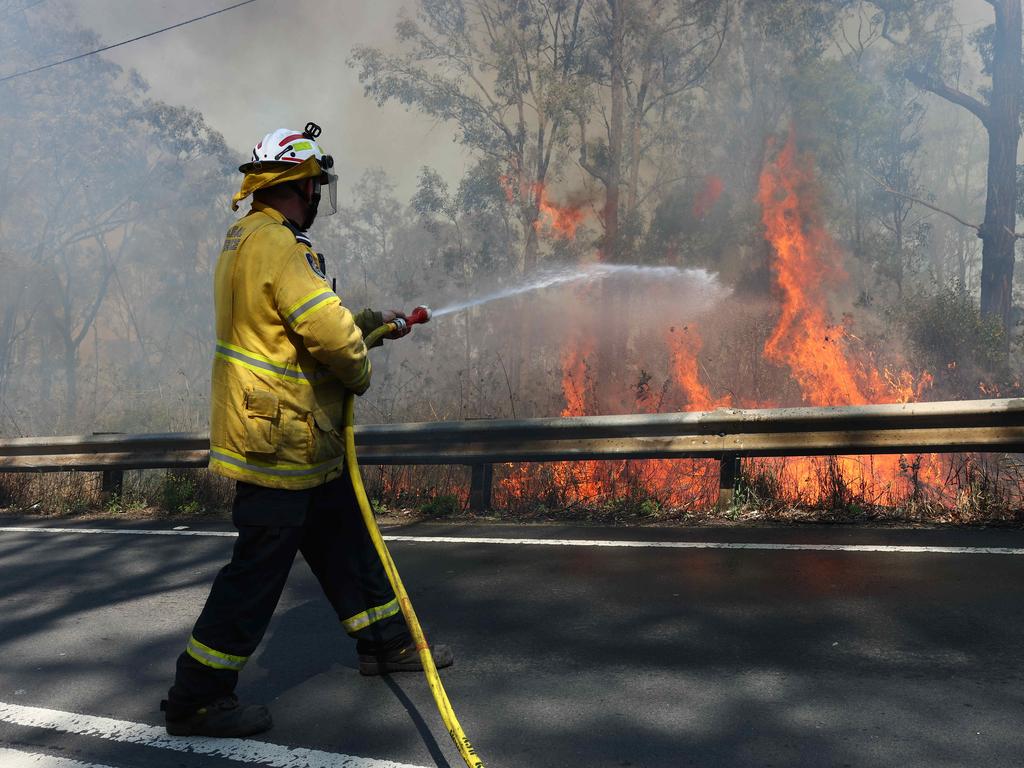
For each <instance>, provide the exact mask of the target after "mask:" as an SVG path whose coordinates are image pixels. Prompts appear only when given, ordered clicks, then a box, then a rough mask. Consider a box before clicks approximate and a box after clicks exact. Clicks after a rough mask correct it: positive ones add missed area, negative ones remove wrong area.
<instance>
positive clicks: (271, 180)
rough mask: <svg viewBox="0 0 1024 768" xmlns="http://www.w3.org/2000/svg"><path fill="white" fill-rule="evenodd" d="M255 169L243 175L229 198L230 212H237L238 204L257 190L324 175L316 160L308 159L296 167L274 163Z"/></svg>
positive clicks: (257, 164)
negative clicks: (237, 187) (235, 190)
mask: <svg viewBox="0 0 1024 768" xmlns="http://www.w3.org/2000/svg"><path fill="white" fill-rule="evenodd" d="M253 165H254V166H255V167H254V168H253V169H252V170H251V171H249V172H248V173H246V174H245V177H244V178H243V179H242V188H241V189H239V190H238V191H237V192H236V193H235V194H234V195H233V196H232V198H231V210H233V211H237V210H238V204H239V203H240V202H242V200H244V199H245V198H247V197H248V196H249V195H251V194H252V193H253V192H255V191H256V190H258V189H266V188H267V187H273V186H275V185H277V184H284V183H286V182H289V181H298V180H300V179H308V178H310V177H313V178H319V177H320V176H321V174H323V173H324V171H323V169H321V168H320V163H318V162H317V160H316V158H314V157H310V158H307V159H306V160H303V161H302V162H301V163H299V164H298V165H285V166H279V165H277V164H274V163H254V164H253Z"/></svg>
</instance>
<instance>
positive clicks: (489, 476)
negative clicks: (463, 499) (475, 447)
mask: <svg viewBox="0 0 1024 768" xmlns="http://www.w3.org/2000/svg"><path fill="white" fill-rule="evenodd" d="M470 468H471V469H472V475H471V476H470V481H469V511H470V512H486V511H487V510H489V509H490V508H491V496H492V492H493V488H494V465H493V464H471V465H470Z"/></svg>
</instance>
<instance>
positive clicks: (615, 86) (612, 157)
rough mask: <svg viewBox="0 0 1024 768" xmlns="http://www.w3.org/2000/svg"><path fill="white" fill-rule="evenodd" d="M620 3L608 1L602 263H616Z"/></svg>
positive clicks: (621, 119)
mask: <svg viewBox="0 0 1024 768" xmlns="http://www.w3.org/2000/svg"><path fill="white" fill-rule="evenodd" d="M623 2H624V0H608V5H609V6H610V7H611V12H612V39H611V44H612V51H611V78H612V81H611V90H612V93H611V97H612V114H611V121H610V123H609V127H608V176H607V183H606V185H605V197H604V212H603V217H604V248H603V256H604V260H605V261H617V260H618V248H619V187H620V182H621V179H622V143H623V139H624V135H625V130H624V128H625V125H624V123H625V111H626V110H625V106H626V105H625V102H626V95H625V83H624V82H623V60H622V55H623V53H622V44H623V40H622V34H623V18H622V16H623V10H622V4H623Z"/></svg>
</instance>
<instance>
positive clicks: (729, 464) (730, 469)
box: [718, 453, 740, 512]
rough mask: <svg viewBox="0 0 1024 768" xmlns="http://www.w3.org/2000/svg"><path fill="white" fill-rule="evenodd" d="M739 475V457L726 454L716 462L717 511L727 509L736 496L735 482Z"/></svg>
mask: <svg viewBox="0 0 1024 768" xmlns="http://www.w3.org/2000/svg"><path fill="white" fill-rule="evenodd" d="M739 475H740V457H739V456H737V455H736V454H735V453H726V454H723V455H722V458H720V459H719V460H718V511H719V512H721V511H723V510H726V509H729V507H731V506H732V502H733V497H734V496H735V495H736V480H737V479H739Z"/></svg>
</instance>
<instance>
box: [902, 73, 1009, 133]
mask: <svg viewBox="0 0 1024 768" xmlns="http://www.w3.org/2000/svg"><path fill="white" fill-rule="evenodd" d="M907 80H909V81H910V82H912V83H913V84H914V85H916V86H917V87H918V88H921V89H922V90H925V91H929V92H930V93H934V94H935V95H936V96H941V97H942V98H944V99H945V100H946V101H949V102H952V103H953V104H957V105H959V106H961V107H963V108H964V109H966V110H968V111H970V112H971V113H972V114H973V115H974V116H975V117H977V118H978V119H979V120H981V122H982V123H983V124H984V125H985V127H988V123H989V116H990V114H991V110H990V109H989V107H988V106H987V105H985V104H982V103H981V102H980V101H978V100H977V99H976V98H974V97H973V96H969V95H968V94H966V93H964V92H963V91H960V90H957V89H956V88H952V87H950V86H948V85H946V84H945V83H943V82H942V81H941V80H936V79H934V78H931V77H929V76H928V75H926V74H924V73H923V72H918V71H916V70H909V71H908V72H907Z"/></svg>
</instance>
